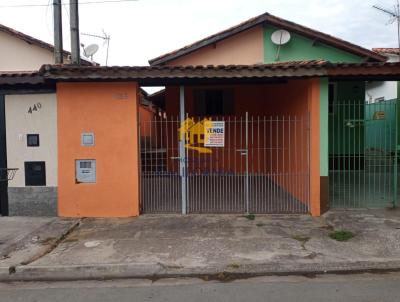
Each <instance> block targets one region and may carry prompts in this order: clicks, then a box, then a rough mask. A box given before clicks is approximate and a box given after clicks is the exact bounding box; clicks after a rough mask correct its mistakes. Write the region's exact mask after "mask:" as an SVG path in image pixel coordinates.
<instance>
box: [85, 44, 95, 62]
mask: <svg viewBox="0 0 400 302" xmlns="http://www.w3.org/2000/svg"><path fill="white" fill-rule="evenodd" d="M98 50H99V45H97V44H90V45H89V46H88V47H85V48H83V55H84V56H85V57H86V58H89V57H90V58H92V59H93V55H94V54H95V53H96V52H97V51H98Z"/></svg>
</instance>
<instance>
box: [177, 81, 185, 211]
mask: <svg viewBox="0 0 400 302" xmlns="http://www.w3.org/2000/svg"><path fill="white" fill-rule="evenodd" d="M179 108H180V112H179V116H180V126H181V127H183V125H184V123H185V87H184V86H182V85H181V86H179ZM182 130H183V129H181V135H180V140H179V163H180V172H181V173H180V174H181V192H182V214H184V215H185V214H186V213H187V211H186V204H187V196H186V169H187V168H186V152H185V141H186V133H184V132H183V131H182ZM182 133H184V135H182Z"/></svg>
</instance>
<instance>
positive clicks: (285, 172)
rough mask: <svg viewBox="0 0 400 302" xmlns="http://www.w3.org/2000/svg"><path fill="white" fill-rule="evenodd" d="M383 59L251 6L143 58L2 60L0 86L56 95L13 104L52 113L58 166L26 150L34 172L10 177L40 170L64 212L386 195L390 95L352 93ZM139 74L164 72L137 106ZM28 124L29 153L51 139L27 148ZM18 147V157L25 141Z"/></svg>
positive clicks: (315, 203)
mask: <svg viewBox="0 0 400 302" xmlns="http://www.w3.org/2000/svg"><path fill="white" fill-rule="evenodd" d="M277 30H285V31H287V32H289V34H290V40H289V41H288V43H286V44H284V45H276V44H274V43H273V41H272V39H271V36H272V35H273V34H274V33H276V31H277ZM385 61H386V58H385V57H383V56H381V55H380V54H377V53H375V52H372V51H369V50H367V49H364V48H361V47H359V46H356V45H353V44H351V43H348V42H345V41H342V40H340V39H337V38H334V37H332V36H329V35H326V34H323V33H320V32H317V31H315V30H312V29H309V28H306V27H303V26H301V25H298V24H295V23H292V22H289V21H286V20H283V19H280V18H277V17H275V16H272V15H269V14H263V15H261V16H258V17H256V18H253V19H251V20H248V21H246V22H244V23H242V24H240V25H238V26H234V27H232V28H230V29H228V30H226V31H223V32H221V33H218V34H216V35H213V36H210V37H207V38H205V39H203V40H201V41H199V42H196V43H193V44H191V45H189V46H186V47H184V48H182V49H179V50H177V51H174V52H171V53H169V54H166V55H163V56H160V57H158V58H155V59H153V60H151V61H150V65H151V66H150V67H85V66H68V65H63V66H53V65H46V66H43V67H42V68H41V70H40V71H39V72H37V73H26V74H24V73H15V74H7V73H3V74H2V75H1V76H0V83H1V87H2V89H3V91H10V90H13V91H14V90H18V89H21V86H22V87H24V89H26V90H35V91H42V92H43V91H44V90H45V89H53V90H54V91H55V99H56V106H54V105H53V106H51V105H49V104H46V106H43V104H41V106H38V103H39V102H38V101H37V100H32V101H33V102H31V103H29V104H28V103H27V104H25V105H24V106H22V105H21V106H22V107H23V108H24V109H25V111H26V112H27V113H26V115H27V118H31V117H33V116H34V114H36V113H40V112H45V111H44V109H45V108H46V110H48V111H49V112H50V111H51V112H56V118H55V119H53V120H52V121H51V122H46V121H45V119H41V120H40V122H43V123H44V124H46V125H47V126H49V125H50V124H49V123H56V125H57V126H56V127H54V128H53V129H56V131H55V132H52V131H50V130H49V131H48V132H49V133H47V134H46V135H45V137H44V138H43V141H44V142H46V143H48V144H54V145H53V146H57V148H56V149H57V150H56V152H51V154H47V155H43V156H44V157H46V160H51V159H52V158H54V157H52V156H53V155H54V154H55V153H56V154H57V155H56V159H55V160H56V162H57V173H56V175H57V177H56V178H53V177H52V175H54V174H51V173H50V174H49V175H47V173H46V174H45V175H46V176H45V177H43V175H44V174H43V173H40V171H43V170H41V169H40V168H42V167H43V164H38V166H37V167H36V168H35V169H32V170H33V171H35V172H37V173H36V174H35V173H34V177H33V178H34V179H33V180H34V181H35V182H36V183H34V184H33V185H32V186H29V188H27V186H26V180H27V176H28V180H29V175H27V171H28V172H29V170H28V169H24V173H19V177H16V178H15V179H14V180H13V181H12V182H10V185H11V184H12V183H13V182H14V184H15V186H17V185H18V184H21V183H22V179H23V178H25V186H24V187H23V189H24V190H34V189H36V188H38V190H43V187H44V186H40V185H39V186H38V185H37V182H39V181H42V184H43V180H44V179H46V186H47V182H49V184H50V183H51V185H54V184H55V186H56V187H57V200H56V204H57V215H59V216H63V217H129V216H137V215H139V214H141V213H311V214H312V215H314V216H319V215H321V214H322V213H324V212H325V211H326V210H327V209H328V208H329V207H345V208H353V207H386V206H388V205H392V206H394V205H396V203H397V191H396V190H397V187H398V183H397V182H396V181H397V180H396V177H397V175H398V170H397V166H398V157H397V145H398V143H397V142H398V137H397V136H398V133H397V132H396V131H397V130H396V129H397V126H395V127H394V129H391V128H388V127H387V120H388V119H389V116H392V115H393V114H394V115H393V117H394V118H397V114H396V112H397V111H396V110H397V109H396V107H394V108H395V109H394V110H395V111H394V112H393V108H392V109H391V111H390V112H386V111H385V110H383V108H372V107H371V109H368V110H367V109H366V108H367V107H366V101H365V89H366V88H365V83H366V81H368V80H374V81H383V80H397V79H398V77H399V76H400V67H399V65H398V64H397V63H386V62H385ZM146 86H165V91H164V92H163V93H160V94H157V96H156V97H155V98H154V99H153V100H152V103H153V104H155V105H156V106H157V110H155V111H152V110H141V109H140V105H139V103H140V88H141V87H146ZM49 102H51V100H49ZM396 103H397V101H396ZM21 104H22V103H21ZM53 104H54V100H53ZM27 105H29V106H28V107H27ZM34 105H36V109H34V107H33V106H34ZM25 107H26V108H25ZM39 107H40V108H39ZM21 110H22V109H21ZM154 112H158V113H157V114H154ZM6 114H7V112H6ZM50 115H51V114H50ZM50 115H49V114H46V116H50ZM36 116H39V115H36ZM145 116H146V117H145ZM6 119H7V115H6ZM395 125H398V123H397V122H396V123H395ZM10 127H11V128H14V133H12V134H10V135H12V136H14V137H16V140H18V139H20V138H21V135H20V134H22V139H23V138H25V136H26V139H27V140H28V136H27V135H28V134H33V135H35V134H37V132H40V131H42V130H40V128H35V127H36V124H35V123H33V122H32V123H31V124H30V125H29V127H26V128H22V127H20V126H19V125H17V124H11V125H10ZM38 127H39V126H38ZM50 128H52V127H49V128H48V129H50ZM392 128H393V127H392ZM36 129H39V130H36ZM385 129H386V130H385ZM387 130H389V131H387ZM43 131H44V130H43ZM385 131H386V132H385ZM43 134H44V132H43ZM377 137H384V138H385V139H384V140H380V141H379V143H378V140H377V139H376V138H377ZM31 138H32V139H33V141H34V142H37V141H39V144H40V145H39V146H36V147H33V146H31V147H29V149H28V151H27V152H28V153H29V156H31V155H32V156H33V154H34V152H36V153H38V154H39V153H40V152H43V154H44V152H48V151H49V150H51V149H49V148H48V147H47V148H45V149H43V150H41V149H40V146H41V143H42V140H41V137H39V140H35V136H33V137H29V139H31ZM36 138H37V136H36ZM14 143H15V144H17V143H18V142H14ZM7 144H9V142H8V139H7ZM10 144H11V142H10ZM19 144H20V145H21V146H22V145H24V148H28V147H27V145H25V143H24V142H19ZM26 144H27V142H26ZM35 148H37V149H35ZM11 150H14V147H10V149H9V152H12V151H11ZM31 150H32V151H31ZM9 152H8V153H7V156H8V155H9ZM20 154H21V155H20V159H18V161H19V163H20V164H21V162H23V163H24V165H25V164H26V163H25V162H24V161H26V157H27V156H28V155H24V153H23V152H22V151H21V152H20ZM35 161H36V159H35ZM37 161H39V160H37ZM15 164H17V161H16V162H15ZM47 165H48V164H47V162H46V169H47ZM8 166H9V167H11V166H10V165H8ZM50 166H51V165H49V167H50ZM377 167H379V168H377ZM19 172H21V171H19ZM377 179H378V180H379V181H376V180H377ZM372 180H375V182H371V181H372ZM368 190H369V191H368ZM35 194H36V193H35ZM18 196H22V195H18ZM42 196H43V195H42ZM368 196H372V197H373V200H370V199H369V198H367V197H368ZM34 199H35V201H36V203H38V204H39V203H41V204H42V205H43V204H46V201H45V198H42V197H35V198H34ZM23 200H27V198H26V197H24V198H23Z"/></svg>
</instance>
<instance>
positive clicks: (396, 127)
mask: <svg viewBox="0 0 400 302" xmlns="http://www.w3.org/2000/svg"><path fill="white" fill-rule="evenodd" d="M397 85H399V83H397ZM397 90H398V91H399V89H397ZM397 94H398V93H397ZM399 110H400V109H399V95H397V98H396V102H395V115H396V116H395V118H394V120H395V130H394V131H395V139H394V141H395V144H394V147H395V149H394V167H393V170H394V175H393V182H394V187H393V195H394V196H393V207H394V208H395V207H396V206H397V190H398V188H397V185H398V180H397V176H398V175H397V173H398V171H397V169H398V158H397V157H398V152H399V147H400V146H399V127H400V124H399V123H400V120H399V119H400V118H399V116H400V111H399Z"/></svg>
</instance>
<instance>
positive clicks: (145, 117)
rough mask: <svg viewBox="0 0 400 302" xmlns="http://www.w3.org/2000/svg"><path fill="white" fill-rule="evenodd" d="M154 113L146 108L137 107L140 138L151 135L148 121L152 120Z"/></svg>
mask: <svg viewBox="0 0 400 302" xmlns="http://www.w3.org/2000/svg"><path fill="white" fill-rule="evenodd" d="M155 116H156V113H155V112H154V111H153V110H152V109H151V108H148V107H145V106H139V117H140V121H141V128H140V136H141V137H149V136H150V135H151V129H150V127H149V124H150V121H152V120H153V119H154V117H155Z"/></svg>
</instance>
